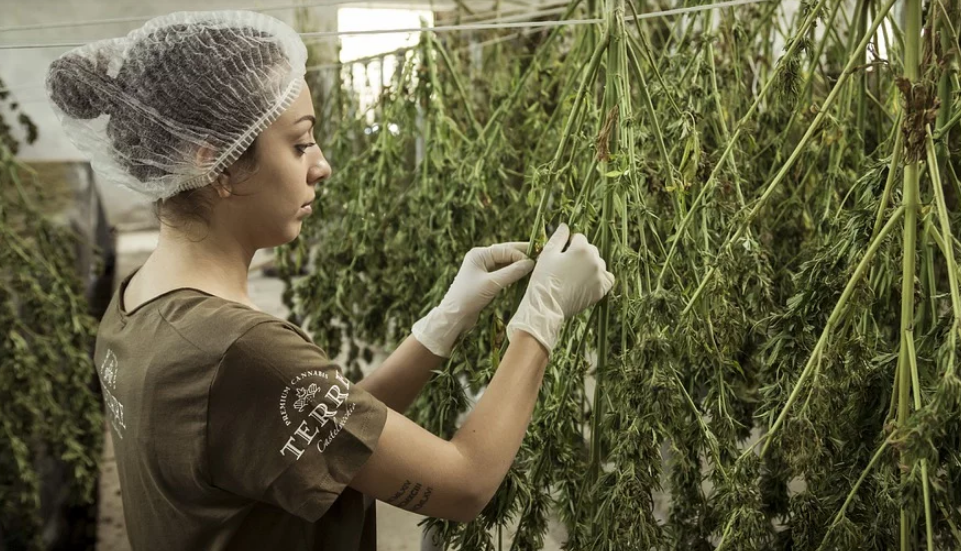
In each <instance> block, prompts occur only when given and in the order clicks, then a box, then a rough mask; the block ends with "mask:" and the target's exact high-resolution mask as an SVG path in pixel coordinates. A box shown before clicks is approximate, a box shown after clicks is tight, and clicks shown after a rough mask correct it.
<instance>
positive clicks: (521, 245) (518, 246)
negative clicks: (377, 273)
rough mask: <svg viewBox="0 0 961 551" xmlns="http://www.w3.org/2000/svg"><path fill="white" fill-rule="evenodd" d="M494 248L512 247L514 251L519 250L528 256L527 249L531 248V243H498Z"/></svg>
mask: <svg viewBox="0 0 961 551" xmlns="http://www.w3.org/2000/svg"><path fill="white" fill-rule="evenodd" d="M493 246H494V247H510V248H512V249H517V250H518V251H520V252H522V253H524V254H527V249H529V248H530V246H531V242H530V241H510V242H507V243H498V244H496V245H493Z"/></svg>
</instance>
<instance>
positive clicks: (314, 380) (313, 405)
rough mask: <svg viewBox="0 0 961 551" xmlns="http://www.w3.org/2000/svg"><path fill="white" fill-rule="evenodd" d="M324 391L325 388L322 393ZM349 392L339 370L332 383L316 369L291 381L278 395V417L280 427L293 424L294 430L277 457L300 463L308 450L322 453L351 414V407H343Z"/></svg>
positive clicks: (326, 375)
mask: <svg viewBox="0 0 961 551" xmlns="http://www.w3.org/2000/svg"><path fill="white" fill-rule="evenodd" d="M325 387H329V388H328V389H327V392H326V393H322V391H323V389H324V388H325ZM349 391H350V381H348V380H347V379H346V378H345V377H344V376H343V374H341V372H340V371H339V370H335V371H334V380H333V381H331V380H330V377H329V375H328V374H327V372H325V371H321V370H318V369H311V370H309V371H304V372H303V373H301V374H300V375H297V376H296V377H294V378H293V379H291V380H290V384H288V385H287V386H285V387H284V390H283V391H282V392H281V393H280V417H281V419H283V421H284V425H286V426H288V427H290V426H293V425H294V423H297V428H296V429H294V431H293V433H291V434H290V437H289V438H288V439H287V442H286V443H284V445H283V446H282V447H281V448H280V455H283V456H287V455H293V456H294V457H295V459H300V457H301V456H302V455H303V454H304V452H305V451H307V448H308V447H310V446H314V447H316V448H317V450H318V451H319V452H320V453H324V450H326V449H327V447H328V446H330V443H331V442H333V441H334V438H336V437H337V435H338V434H340V431H341V429H343V428H344V425H345V424H346V423H347V419H349V418H350V414H351V413H353V411H354V407H355V406H356V404H354V403H351V404H349V405H347V406H346V407H344V405H345V404H347V398H348V396H349V395H350V392H349ZM290 400H293V404H292V409H293V411H291V410H288V402H289V401H290ZM298 421H299V423H298Z"/></svg>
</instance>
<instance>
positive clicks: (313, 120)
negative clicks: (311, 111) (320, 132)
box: [293, 115, 317, 128]
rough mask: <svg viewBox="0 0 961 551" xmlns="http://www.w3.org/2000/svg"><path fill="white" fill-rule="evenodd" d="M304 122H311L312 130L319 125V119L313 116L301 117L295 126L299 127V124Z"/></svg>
mask: <svg viewBox="0 0 961 551" xmlns="http://www.w3.org/2000/svg"><path fill="white" fill-rule="evenodd" d="M304 121H310V127H311V128H313V126H314V125H315V124H317V119H315V118H314V116H313V115H304V116H303V117H300V118H299V119H297V121H296V122H294V124H293V126H297V125H298V124H300V123H302V122H304Z"/></svg>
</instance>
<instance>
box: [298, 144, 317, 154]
mask: <svg viewBox="0 0 961 551" xmlns="http://www.w3.org/2000/svg"><path fill="white" fill-rule="evenodd" d="M315 145H317V143H316V142H310V143H299V144H297V145H295V146H294V148H295V149H296V150H297V151H300V154H301V155H303V154H304V150H305V149H307V148H308V147H312V146H315Z"/></svg>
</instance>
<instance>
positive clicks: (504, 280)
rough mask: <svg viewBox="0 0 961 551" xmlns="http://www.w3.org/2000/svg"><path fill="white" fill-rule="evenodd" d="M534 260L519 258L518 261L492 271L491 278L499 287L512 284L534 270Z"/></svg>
mask: <svg viewBox="0 0 961 551" xmlns="http://www.w3.org/2000/svg"><path fill="white" fill-rule="evenodd" d="M535 264H536V262H534V261H533V260H531V259H529V258H528V259H526V260H521V261H520V262H515V263H513V264H511V265H510V266H507V267H506V268H502V269H500V270H497V271H496V272H493V273H492V274H491V279H493V280H494V281H496V282H497V284H498V285H500V286H501V288H504V287H507V286H508V285H511V284H513V283H514V282H516V281H517V280H519V279H521V278H523V277H524V276H526V275H527V274H529V273H531V271H533V270H534V265H535Z"/></svg>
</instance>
